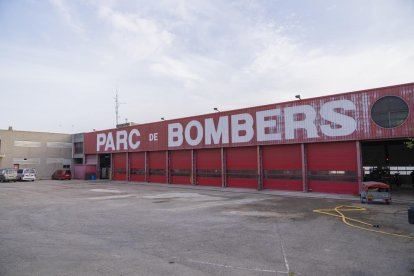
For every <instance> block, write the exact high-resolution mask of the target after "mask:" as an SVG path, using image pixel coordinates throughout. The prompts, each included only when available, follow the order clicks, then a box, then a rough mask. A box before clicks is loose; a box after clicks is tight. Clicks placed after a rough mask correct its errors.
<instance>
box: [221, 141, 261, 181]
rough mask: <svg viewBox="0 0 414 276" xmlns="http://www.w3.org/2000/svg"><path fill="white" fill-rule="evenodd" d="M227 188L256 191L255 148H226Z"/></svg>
mask: <svg viewBox="0 0 414 276" xmlns="http://www.w3.org/2000/svg"><path fill="white" fill-rule="evenodd" d="M226 159H227V164H226V165H227V186H228V187H236V188H254V189H257V148H256V147H240V148H227V149H226Z"/></svg>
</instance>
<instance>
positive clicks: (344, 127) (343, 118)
mask: <svg viewBox="0 0 414 276" xmlns="http://www.w3.org/2000/svg"><path fill="white" fill-rule="evenodd" d="M335 109H342V110H345V111H355V110H356V106H355V104H354V103H353V102H351V101H349V100H339V101H332V102H327V103H325V104H324V105H323V106H322V107H321V110H320V114H321V116H322V118H323V119H325V120H326V121H329V122H332V123H334V124H335V125H339V126H340V127H338V128H332V127H331V124H325V125H321V131H322V133H323V134H325V135H326V136H345V135H349V134H351V133H353V132H354V131H355V130H356V127H357V122H356V121H355V119H354V118H352V117H350V116H347V115H345V114H341V113H338V112H336V111H335Z"/></svg>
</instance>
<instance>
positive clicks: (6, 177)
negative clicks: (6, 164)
mask: <svg viewBox="0 0 414 276" xmlns="http://www.w3.org/2000/svg"><path fill="white" fill-rule="evenodd" d="M16 180H17V170H16V169H0V182H5V181H7V182H8V181H16Z"/></svg>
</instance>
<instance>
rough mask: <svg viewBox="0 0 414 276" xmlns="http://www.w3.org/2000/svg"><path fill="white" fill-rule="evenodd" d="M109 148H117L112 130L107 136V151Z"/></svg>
mask: <svg viewBox="0 0 414 276" xmlns="http://www.w3.org/2000/svg"><path fill="white" fill-rule="evenodd" d="M108 150H115V143H114V137H113V136H112V132H109V133H108V136H107V137H106V144H105V151H108Z"/></svg>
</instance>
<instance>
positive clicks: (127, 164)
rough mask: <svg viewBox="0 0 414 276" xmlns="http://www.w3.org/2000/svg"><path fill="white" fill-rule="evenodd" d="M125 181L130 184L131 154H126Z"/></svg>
mask: <svg viewBox="0 0 414 276" xmlns="http://www.w3.org/2000/svg"><path fill="white" fill-rule="evenodd" d="M125 158H126V163H125V170H126V171H125V180H126V181H128V182H129V152H126V157H125Z"/></svg>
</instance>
